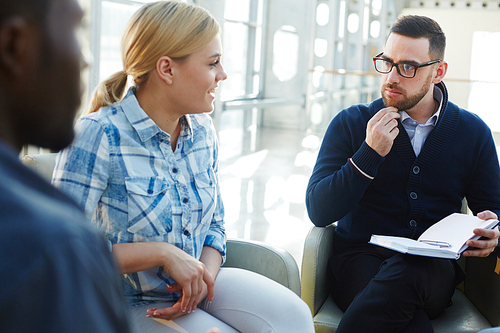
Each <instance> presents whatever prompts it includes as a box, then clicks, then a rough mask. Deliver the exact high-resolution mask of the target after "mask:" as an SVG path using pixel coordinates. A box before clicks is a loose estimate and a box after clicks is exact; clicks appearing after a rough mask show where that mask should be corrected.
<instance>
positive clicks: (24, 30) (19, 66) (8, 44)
mask: <svg viewBox="0 0 500 333" xmlns="http://www.w3.org/2000/svg"><path fill="white" fill-rule="evenodd" d="M36 35H37V34H36V32H35V28H34V27H33V26H32V25H31V24H29V23H28V22H27V21H26V19H24V18H22V17H20V16H16V17H11V18H8V19H6V20H5V21H3V22H2V23H1V24H0V70H1V71H3V72H4V73H5V74H6V75H9V76H17V77H19V76H23V75H25V74H26V72H30V71H33V70H34V69H35V68H36V66H37V65H38V63H37V61H36V60H37V59H38V52H37V48H38V47H39V44H40V41H39V40H37V38H36Z"/></svg>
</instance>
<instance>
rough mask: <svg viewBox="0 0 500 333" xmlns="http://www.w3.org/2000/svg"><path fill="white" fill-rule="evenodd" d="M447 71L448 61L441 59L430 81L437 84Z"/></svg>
mask: <svg viewBox="0 0 500 333" xmlns="http://www.w3.org/2000/svg"><path fill="white" fill-rule="evenodd" d="M447 71H448V63H447V62H446V61H444V60H443V61H441V62H440V63H438V66H437V67H436V74H435V75H434V78H433V80H432V83H434V84H437V83H439V82H441V81H442V80H443V79H444V77H445V75H446V72H447Z"/></svg>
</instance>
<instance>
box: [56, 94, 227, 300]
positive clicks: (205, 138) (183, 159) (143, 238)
mask: <svg viewBox="0 0 500 333" xmlns="http://www.w3.org/2000/svg"><path fill="white" fill-rule="evenodd" d="M75 129H76V138H75V140H74V142H73V144H72V145H71V146H70V147H69V148H67V149H65V150H63V151H62V152H60V153H59V155H58V157H57V162H56V167H55V170H54V175H53V184H54V185H55V186H57V187H59V188H60V189H62V190H63V191H65V192H66V193H68V194H69V195H70V196H72V197H73V198H74V199H76V201H77V202H78V203H80V205H81V206H82V207H83V208H84V209H85V212H86V214H87V215H88V216H89V218H90V219H91V221H92V224H94V225H95V226H96V227H97V228H99V229H100V230H102V231H103V232H104V233H105V234H106V236H107V238H108V239H109V241H110V242H111V243H112V244H116V243H131V242H168V243H170V244H173V245H175V246H177V247H179V248H181V249H183V250H184V251H185V252H186V253H188V254H190V255H192V256H193V257H195V258H197V259H199V258H200V255H201V251H202V249H203V246H211V247H213V248H215V249H217V250H218V251H219V252H220V253H221V255H222V256H223V258H225V249H226V248H225V242H226V235H225V230H224V221H223V216H224V208H223V205H222V200H221V195H220V191H219V179H218V142H217V138H216V135H215V131H214V127H213V125H212V121H211V118H210V116H208V115H206V114H199V115H188V116H184V117H182V118H181V133H180V135H179V138H178V140H177V147H176V149H175V152H174V151H172V149H171V145H170V135H169V134H167V133H166V132H164V131H162V130H161V129H160V128H159V127H158V126H157V125H156V124H155V123H154V122H153V120H152V119H151V118H149V117H148V115H147V114H146V113H145V112H144V111H143V110H142V109H141V107H140V106H139V103H138V102H137V99H136V98H135V95H134V93H133V90H132V89H130V90H129V91H128V93H127V95H126V96H125V98H124V99H123V100H122V101H121V102H118V103H115V104H113V105H111V106H109V107H105V108H102V109H101V110H99V111H98V112H95V113H92V114H90V115H86V116H84V117H82V118H80V119H79V121H78V122H77V124H76V128H75ZM123 277H124V279H123V282H124V283H123V284H124V289H125V294H126V296H127V298H128V300H129V302H130V303H131V305H133V304H137V305H140V304H144V303H149V302H154V301H168V300H175V299H177V298H178V294H169V293H167V292H166V291H165V284H166V283H172V282H174V281H173V280H172V278H171V277H170V276H169V275H168V274H167V273H166V272H165V271H164V270H163V268H162V267H154V268H151V269H149V270H146V271H142V272H138V273H132V274H124V275H123Z"/></svg>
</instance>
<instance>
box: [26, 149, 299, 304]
mask: <svg viewBox="0 0 500 333" xmlns="http://www.w3.org/2000/svg"><path fill="white" fill-rule="evenodd" d="M56 155H57V154H40V155H26V156H24V157H23V158H22V162H23V163H24V164H25V165H27V166H28V167H30V168H32V169H33V170H35V171H36V172H38V173H39V174H40V175H41V176H42V177H44V178H45V179H46V180H47V181H50V180H51V178H52V171H53V170H54V166H55V159H56ZM226 246H227V258H226V263H225V264H224V266H225V267H236V268H242V269H247V270H250V271H253V272H255V273H259V274H261V275H264V276H266V277H268V278H270V279H272V280H274V281H276V282H278V283H281V284H282V285H284V286H285V287H287V288H289V289H291V290H292V291H293V292H295V293H296V294H297V295H298V296H300V275H299V268H298V266H297V262H296V261H295V259H294V258H293V257H292V255H291V254H290V253H288V252H287V251H285V250H282V249H280V248H277V247H275V246H272V245H269V244H266V243H262V242H257V241H248V240H242V239H228V241H227V244H226Z"/></svg>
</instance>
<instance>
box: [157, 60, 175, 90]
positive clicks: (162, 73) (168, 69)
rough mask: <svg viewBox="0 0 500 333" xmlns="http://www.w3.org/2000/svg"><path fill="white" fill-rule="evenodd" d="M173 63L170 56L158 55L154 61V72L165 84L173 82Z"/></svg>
mask: <svg viewBox="0 0 500 333" xmlns="http://www.w3.org/2000/svg"><path fill="white" fill-rule="evenodd" d="M175 65H176V64H175V63H174V61H173V60H172V58H170V57H168V56H163V57H160V59H158V60H157V61H156V72H157V73H158V76H159V77H160V79H161V80H162V81H163V82H165V83H167V84H172V83H173V79H174V71H175V69H174V67H175Z"/></svg>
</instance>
